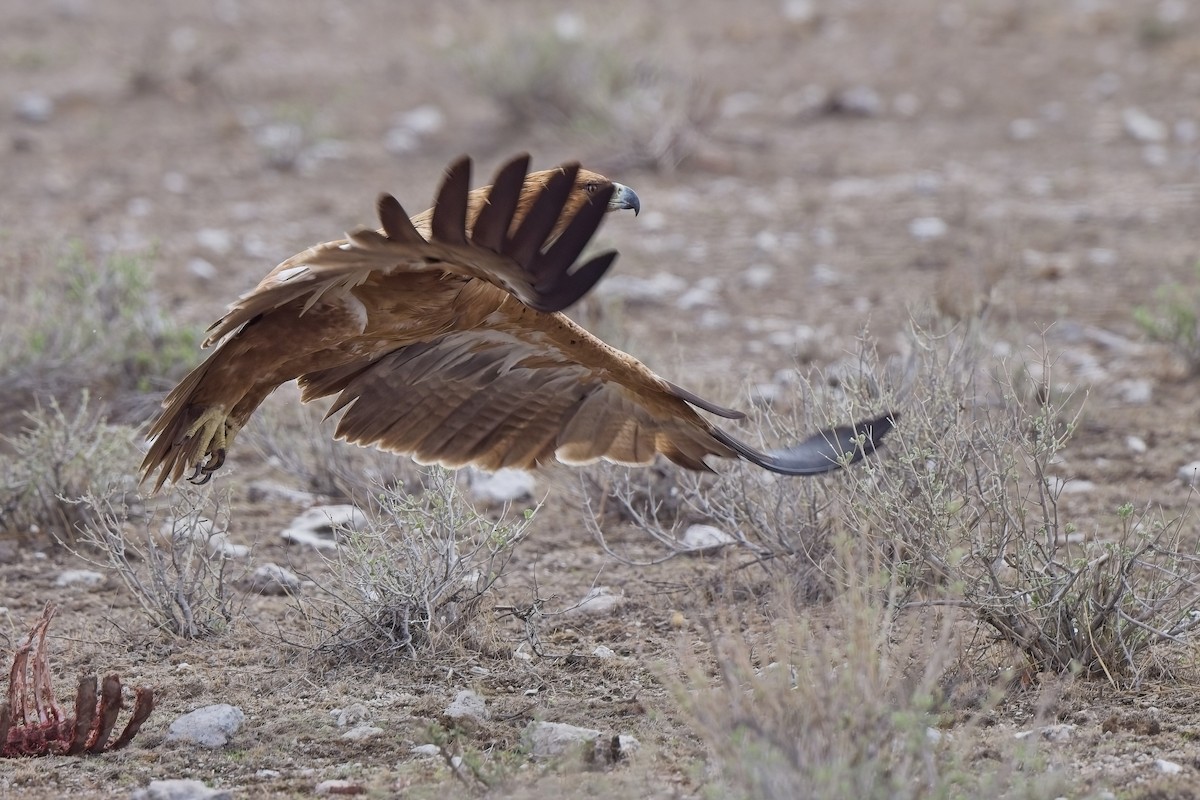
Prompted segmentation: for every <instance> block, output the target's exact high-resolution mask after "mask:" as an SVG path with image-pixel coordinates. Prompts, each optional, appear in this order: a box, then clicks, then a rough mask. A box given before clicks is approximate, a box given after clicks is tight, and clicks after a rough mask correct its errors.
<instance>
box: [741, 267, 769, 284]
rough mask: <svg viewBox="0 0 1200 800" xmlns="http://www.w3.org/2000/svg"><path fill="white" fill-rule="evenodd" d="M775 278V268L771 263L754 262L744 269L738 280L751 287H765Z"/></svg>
mask: <svg viewBox="0 0 1200 800" xmlns="http://www.w3.org/2000/svg"><path fill="white" fill-rule="evenodd" d="M773 280H775V268H774V267H772V266H771V265H770V264H754V265H753V266H750V267H747V268H746V269H744V270H742V274H741V275H740V276H739V277H738V282H739V283H741V284H742V285H743V286H745V287H747V288H749V289H765V288H767V287H768V286H770V285H771V281H773Z"/></svg>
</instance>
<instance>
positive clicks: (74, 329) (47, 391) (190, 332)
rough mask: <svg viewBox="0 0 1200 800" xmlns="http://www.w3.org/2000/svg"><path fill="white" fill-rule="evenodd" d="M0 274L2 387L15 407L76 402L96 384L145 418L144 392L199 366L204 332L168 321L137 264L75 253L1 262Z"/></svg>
mask: <svg viewBox="0 0 1200 800" xmlns="http://www.w3.org/2000/svg"><path fill="white" fill-rule="evenodd" d="M0 275H3V278H2V279H0V289H3V291H0V373H3V374H4V375H5V376H6V377H5V381H4V386H3V387H2V391H3V393H4V397H5V398H6V399H7V400H8V402H10V403H14V404H16V405H17V406H18V407H21V406H24V405H26V404H27V403H28V402H29V400H30V398H41V399H45V398H57V399H58V400H59V401H60V402H62V403H64V404H65V405H69V404H70V403H72V402H73V401H74V400H75V398H76V397H78V395H79V393H80V391H81V390H82V389H85V388H89V387H90V388H92V389H93V390H95V392H96V394H97V395H99V394H100V393H101V390H103V394H104V396H105V397H107V398H109V403H110V405H121V406H124V405H126V404H129V405H130V406H131V407H130V408H120V409H117V410H118V411H119V412H120V413H121V415H122V416H129V417H131V418H132V417H135V416H137V417H140V416H142V415H143V412H144V411H146V410H147V409H146V408H145V406H146V405H147V403H146V402H144V401H145V398H144V393H145V392H146V391H147V390H151V389H159V388H166V387H167V386H169V385H170V383H172V382H173V381H174V379H175V378H177V377H179V376H181V375H182V374H183V372H184V371H186V370H187V369H188V368H189V367H190V366H191V365H192V364H194V363H195V362H196V359H197V354H198V348H197V347H196V342H197V341H198V340H199V338H200V336H199V329H196V328H189V327H186V326H179V325H177V324H175V323H174V322H173V321H172V320H171V319H169V318H168V317H167V315H166V313H165V311H164V310H163V308H162V307H161V305H160V304H159V303H158V302H157V298H156V296H155V293H154V291H153V289H152V287H151V285H150V282H149V276H148V273H147V271H146V270H145V268H144V267H143V266H142V264H141V263H140V262H139V261H138V260H136V259H133V258H119V257H115V256H114V257H111V258H109V259H107V260H93V259H91V258H89V257H88V256H87V255H86V254H85V253H84V252H83V251H82V249H81V248H78V247H76V248H74V249H70V250H68V251H67V252H66V253H65V254H64V255H62V256H61V257H60V258H59V259H58V262H57V263H50V264H47V265H45V266H44V267H42V268H37V267H34V268H30V269H19V270H18V269H15V268H12V267H11V265H5V264H2V263H0ZM160 381H161V385H160V384H159V382H160Z"/></svg>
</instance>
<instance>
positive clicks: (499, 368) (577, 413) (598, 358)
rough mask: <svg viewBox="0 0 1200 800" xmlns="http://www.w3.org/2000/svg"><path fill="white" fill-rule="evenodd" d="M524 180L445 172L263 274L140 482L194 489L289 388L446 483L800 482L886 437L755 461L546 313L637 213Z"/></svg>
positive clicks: (189, 389) (597, 265)
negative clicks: (549, 479) (430, 200)
mask: <svg viewBox="0 0 1200 800" xmlns="http://www.w3.org/2000/svg"><path fill="white" fill-rule="evenodd" d="M528 161H529V160H528V156H521V157H519V158H516V159H514V160H513V161H511V162H509V163H508V164H507V165H506V166H505V167H504V168H503V169H501V170H500V172H499V173H498V174H497V176H496V179H495V182H494V184H493V185H492V186H491V187H485V188H482V189H476V190H474V191H468V188H467V187H468V185H469V179H470V161H469V160H468V159H462V160H460V161H458V162H457V163H455V164H453V165H452V166H451V167H450V168H449V170H448V172H447V177H446V180H445V182H444V183H443V185H442V189H441V191H440V192H439V194H438V197H437V200H436V202H435V204H434V207H433V208H432V209H430V210H429V211H426V212H424V213H422V214H418V215H417V216H415V217H413V218H412V220H411V221H410V220H409V219H408V218H407V216H406V215H405V214H404V211H403V209H401V208H400V205H399V203H397V202H396V201H395V200H394V199H393V198H392V197H390V196H387V195H385V196H383V197H381V198H380V201H379V214H380V219H381V222H382V225H383V232H382V233H380V232H376V231H369V230H360V231H357V232H355V233H352V234H350V235H349V237H348V239H343V240H339V241H336V242H329V243H326V244H321V245H317V246H316V247H313V248H310V249H308V250H306V251H304V252H303V253H300V254H298V255H296V256H293V257H292V258H290V259H288V260H287V261H285V262H283V263H282V264H280V265H279V266H278V267H276V268H275V269H274V270H272V271H271V273H270V274H268V275H267V276H266V277H265V278H264V279H263V280H262V281H261V282H260V283H259V285H258V286H257V287H256V288H255V289H254V290H252V291H251V292H249V293H248V294H246V295H244V296H243V297H242V298H241V299H240V300H239V301H238V302H237V303H235V304H234V305H233V306H232V307H231V308H230V310H229V311H228V313H226V314H225V316H224V317H222V318H221V319H219V320H217V322H215V323H214V324H213V325H212V327H211V328H210V329H209V336H208V339H207V340H206V341H205V346H211V345H214V344H215V345H217V349H216V350H215V351H214V352H213V353H212V355H210V356H209V357H208V359H207V360H206V361H205V362H204V363H203V364H201V365H200V366H199V367H197V368H196V369H195V370H193V371H192V372H191V374H189V375H188V376H187V377H185V378H184V379H183V381H181V382H180V384H179V385H178V386H177V387H176V388H175V389H174V390H173V391H172V392H171V393H170V394H169V395H168V396H167V398H166V400H165V401H164V403H163V411H162V413H161V414H160V415H159V416H158V418H157V419H156V420H155V421H154V422H153V423H152V425H151V427H150V431H149V438H151V439H152V440H153V443H152V445H151V447H150V449H149V452H148V453H147V454H146V458H145V460H144V461H143V463H142V475H143V480H146V479H148V478H149V477H150V476H151V475H152V474H153V473H154V472H155V471H156V470H157V471H158V473H159V474H158V479H157V482H156V484H155V489H158V488H160V487H161V486H162V485H163V483H164V482H165V481H167V480H168V479H169V480H172V481H175V480H178V479H179V478H180V477H182V476H183V475H184V473H185V472H187V471H188V470H192V471H193V472H192V475H191V479H192V480H194V481H198V482H203V481H206V480H208V478H209V477H211V475H212V473H213V472H214V471H216V470H217V469H219V468H220V467H221V465H222V464H223V462H224V459H225V453H226V451H227V449H228V447H229V446H230V444H231V443H232V441H233V438H234V437H235V436H236V434H237V433H238V431H240V430H241V429H242V427H243V426H244V425H245V424H246V422H247V420H249V418H250V416H251V414H253V412H254V410H255V409H256V408H257V407H258V406H259V404H260V403H262V401H263V400H264V399H265V398H266V397H267V395H268V394H270V393H271V392H272V391H273V390H274V389H275V388H276V387H277V386H279V385H280V384H282V383H285V382H286V381H289V380H292V379H298V380H299V383H300V387H301V391H302V398H303V400H304V401H309V400H312V399H315V398H318V397H326V396H331V395H337V399H336V401H335V402H334V405H333V408H332V409H331V411H330V413H331V414H332V413H335V412H337V411H342V412H343V413H342V418H341V420H340V421H339V423H338V426H337V431H336V435H337V436H338V437H339V438H342V439H345V440H347V441H350V442H354V443H356V444H360V445H374V446H376V447H380V448H382V449H385V450H391V451H394V452H397V453H405V454H409V455H411V456H413V458H415V459H416V460H417V461H420V462H422V463H440V464H444V465H446V466H451V467H459V466H464V465H466V464H475V465H477V466H480V467H483V468H485V469H498V468H500V467H520V468H532V467H535V466H537V465H538V464H541V463H544V462H546V461H548V460H550V459H552V458H555V457H557V458H558V459H559V460H560V461H563V462H565V463H569V464H584V463H588V462H592V461H595V460H597V459H600V458H604V459H608V460H610V461H617V462H622V463H628V464H647V463H649V462H651V461H652V460H653V459H654V458H655V457H656V456H657V455H658V454H662V455H664V456H666V457H667V458H669V459H670V460H671V461H674V462H675V463H677V464H679V465H681V466H684V467H687V468H689V469H697V470H704V469H708V466H707V465H706V464H705V463H704V459H705V457H707V456H710V455H715V456H721V457H726V458H736V457H740V458H744V459H747V460H750V461H752V462H754V463H757V464H759V465H761V466H763V467H765V468H767V469H771V470H774V471H776V472H783V473H786V474H813V473H817V472H825V471H828V470H830V469H835V468H837V467H838V466H841V465H842V464H843V463H846V462H848V461H850V460H856V459H857V458H858V457H861V455H862V454H863V453H864V452H870V451H871V450H873V449H874V448H875V446H876V445H877V444H878V442H879V440H880V438H881V437H882V436H883V435H884V434H885V433H886V432H887V430H889V429H890V428H891V419H890V418H888V417H881V418H880V419H877V420H872V421H870V422H867V423H862V424H859V425H856V426H850V427H846V428H838V429H834V430H831V431H825V432H822V433H819V434H817V435H816V436H814V437H812V438H810V439H809V440H807V441H806V442H804V443H802V444H800V445H797V446H795V447H793V448H789V449H787V450H781V451H777V452H773V453H760V452H758V451H756V450H754V449H753V448H750V447H749V446H747V445H745V444H744V443H742V442H740V441H738V440H736V439H734V438H733V437H731V436H729V435H728V434H727V433H725V432H724V431H721V430H720V429H718V428H716V427H714V426H713V425H712V424H711V423H709V422H708V421H707V420H706V419H704V418H703V417H702V416H700V415H699V414H698V413H697V412H696V410H695V409H696V408H700V409H703V410H706V411H709V412H711V413H715V414H718V415H721V416H725V417H730V418H738V417H741V416H742V415H741V414H739V413H738V412H736V411H731V410H728V409H724V408H721V407H720V406H716V405H713V404H712V403H708V402H706V401H704V400H702V399H701V398H699V397H697V396H695V395H693V394H691V393H690V392H687V391H685V390H683V389H681V388H679V387H677V386H675V385H674V384H671V383H669V382H667V381H665V380H664V379H662V378H660V377H658V376H657V375H655V374H654V373H652V372H651V371H650V370H649V369H647V368H646V367H645V365H643V364H642V363H641V362H640V361H638V360H637V359H635V358H633V357H632V356H630V355H628V354H626V353H623V352H621V351H619V350H616V349H614V348H612V347H610V346H608V345H607V344H605V343H604V342H602V341H600V340H599V339H597V338H596V337H594V336H592V335H591V334H589V333H588V332H587V331H586V330H584V329H583V328H581V327H580V326H578V325H576V324H575V323H574V322H572V321H571V320H570V319H568V318H567V317H566V316H564V315H563V314H561V313H559V312H560V310H561V309H563V308H566V307H567V306H569V305H570V304H572V303H574V302H575V301H576V300H578V299H579V298H580V297H581V296H582V295H583V294H584V293H586V292H587V291H588V290H589V289H590V288H591V287H592V286H593V285H595V283H596V281H598V280H599V279H600V278H601V277H602V276H603V274H604V272H605V271H606V270H607V269H608V267H609V266H611V264H612V262H613V260H614V259H615V257H616V254H615V253H612V252H609V253H605V254H602V255H600V256H597V257H595V258H593V259H592V260H590V261H588V262H586V263H584V264H582V265H578V266H576V265H574V261H575V259H576V258H577V257H578V256H579V254H580V253H581V252H582V250H583V248H584V247H585V246H586V244H587V243H588V241H589V240H590V239H591V237H592V235H593V233H594V232H595V230H596V229H597V227H598V226H599V224H600V221H601V219H602V217H603V216H604V214H605V212H606V211H609V210H614V209H617V208H632V209H633V210H634V211H635V212H636V211H637V210H638V209H639V204H638V198H637V195H636V194H634V193H633V191H632V190H630V189H629V188H628V187H624V186H621V185H620V184H615V183H613V182H612V181H610V180H608V179H607V178H605V177H603V176H601V175H597V174H596V173H593V172H588V171H587V170H583V169H580V168H579V167H578V165H576V164H568V165H564V166H562V167H559V168H557V169H553V170H546V171H543V172H534V173H530V174H528V175H526V171H527V168H528ZM694 407H695V408H694Z"/></svg>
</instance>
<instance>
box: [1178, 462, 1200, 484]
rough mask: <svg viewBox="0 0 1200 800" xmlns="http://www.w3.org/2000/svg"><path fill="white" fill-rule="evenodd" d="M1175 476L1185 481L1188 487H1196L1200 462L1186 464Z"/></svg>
mask: <svg viewBox="0 0 1200 800" xmlns="http://www.w3.org/2000/svg"><path fill="white" fill-rule="evenodd" d="M1175 474H1176V475H1177V476H1178V477H1179V480H1181V481H1183V482H1184V483H1186V484H1187V485H1188V486H1193V485H1195V483H1196V476H1197V474H1200V461H1192V462H1190V463H1188V464H1184V465H1183V466H1182V467H1180V468H1179V471H1178V472H1176V473H1175Z"/></svg>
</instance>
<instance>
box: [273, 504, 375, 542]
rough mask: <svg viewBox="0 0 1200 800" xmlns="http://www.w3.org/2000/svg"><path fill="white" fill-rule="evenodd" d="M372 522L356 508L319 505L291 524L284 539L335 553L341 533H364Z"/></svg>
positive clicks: (284, 531) (284, 532) (284, 534)
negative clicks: (341, 531) (343, 531)
mask: <svg viewBox="0 0 1200 800" xmlns="http://www.w3.org/2000/svg"><path fill="white" fill-rule="evenodd" d="M368 522H369V520H368V518H367V515H366V514H364V513H363V512H362V511H360V510H359V509H358V508H356V507H355V506H352V505H344V504H343V505H329V506H315V507H313V508H310V509H309V510H308V511H305V512H304V513H303V514H300V515H299V516H297V517H296V518H295V519H293V520H292V521H291V522H290V523H288V526H287V528H285V529H284V530H283V532H282V533H280V536H282V537H283V538H284V539H285V540H286V541H289V542H292V543H293V544H306V545H309V546H310V547H314V548H316V549H318V550H331V549H334V548H336V547H337V532H338V531H340V530H356V531H357V530H362V529H363V528H365V527H366V526H367V524H368Z"/></svg>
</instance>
